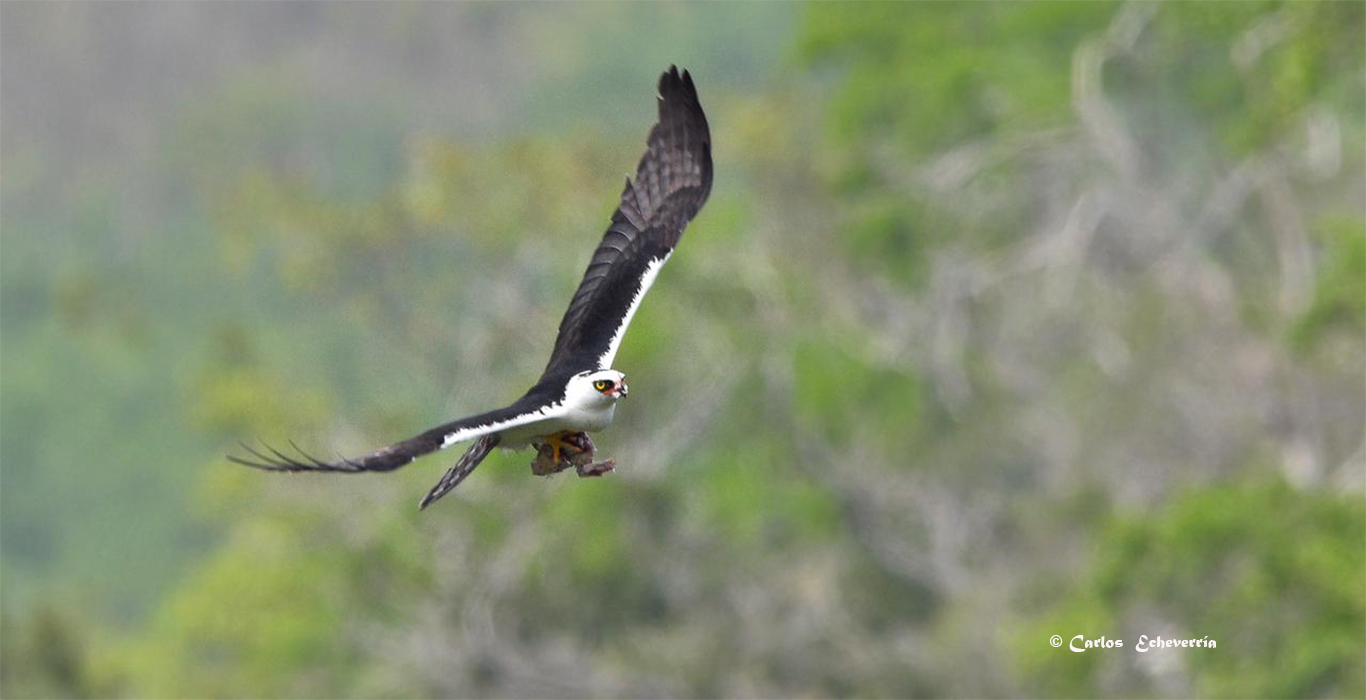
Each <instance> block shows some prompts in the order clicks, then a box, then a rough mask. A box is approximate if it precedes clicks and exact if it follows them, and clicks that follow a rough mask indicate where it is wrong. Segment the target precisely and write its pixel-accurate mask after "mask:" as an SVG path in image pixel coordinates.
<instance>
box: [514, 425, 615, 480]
mask: <svg viewBox="0 0 1366 700" xmlns="http://www.w3.org/2000/svg"><path fill="white" fill-rule="evenodd" d="M535 447H536V459H534V460H532V461H531V473H532V474H535V475H537V476H547V475H550V474H558V473H559V472H562V471H564V470H566V469H568V468H570V467H573V468H574V470H575V471H576V472H578V474H579V476H602V475H603V474H606V473H608V472H610V471H612V470H613V469H615V468H616V466H617V464H616V460H613V459H607V460H604V461H601V462H594V461H593V456H594V455H595V454H596V453H597V447H596V446H595V445H593V439H592V438H590V437H588V433H584V432H577V433H571V432H565V433H558V434H555V435H551V436H549V439H548V440H547V441H546V442H542V443H537V444H535Z"/></svg>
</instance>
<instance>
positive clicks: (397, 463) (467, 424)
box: [228, 393, 565, 486]
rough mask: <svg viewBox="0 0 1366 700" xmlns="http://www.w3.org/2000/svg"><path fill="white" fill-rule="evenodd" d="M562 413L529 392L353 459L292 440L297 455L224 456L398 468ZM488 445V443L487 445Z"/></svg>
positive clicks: (274, 464) (322, 467) (264, 462)
mask: <svg viewBox="0 0 1366 700" xmlns="http://www.w3.org/2000/svg"><path fill="white" fill-rule="evenodd" d="M564 413H565V409H564V405H563V404H562V403H561V402H560V401H545V400H544V397H542V396H539V395H533V394H530V393H529V394H527V395H526V396H523V397H522V398H521V399H519V400H518V401H517V402H516V403H514V404H512V405H511V406H508V407H507V408H500V409H498V410H496V411H489V412H488V413H481V414H479V415H477V416H471V417H469V418H462V419H460V420H458V421H453V422H450V423H447V424H445V425H439V426H437V427H435V428H432V429H431V430H428V431H427V432H425V433H422V434H421V435H417V436H415V437H411V438H408V439H407V440H403V441H401V442H396V443H394V444H392V445H389V446H388V447H382V448H380V449H378V450H375V451H374V452H371V453H370V454H367V455H363V456H360V457H356V458H353V459H346V458H339V459H336V460H333V461H330V462H324V461H322V460H320V459H316V458H314V457H313V456H312V455H309V454H308V453H306V452H304V451H303V450H301V449H299V446H298V445H294V443H293V442H291V443H290V445H291V446H293V447H294V449H295V451H297V452H298V453H299V456H298V457H290V456H288V455H286V454H284V453H282V452H280V451H279V450H276V449H275V448H273V447H270V446H267V445H263V446H262V447H263V449H264V451H262V450H257V449H254V448H252V447H249V446H247V445H242V449H244V450H246V451H247V452H248V453H250V454H251V458H243V457H235V456H232V455H229V456H228V459H230V460H232V461H234V462H236V463H238V464H242V465H245V466H248V467H254V468H256V469H264V470H266V471H273V472H341V473H348V474H358V473H361V472H388V471H393V470H395V469H398V468H399V467H402V466H403V465H405V464H408V463H409V462H411V461H413V460H415V459H417V458H418V457H421V456H422V455H425V454H428V453H431V452H436V451H437V450H442V449H445V448H447V447H450V446H451V445H454V444H455V443H457V442H463V441H465V440H469V439H471V438H476V437H480V436H485V435H492V434H496V433H498V432H499V431H502V430H507V429H508V428H514V427H517V426H519V425H526V424H528V423H535V422H538V421H543V420H547V419H550V418H556V417H559V416H561V415H563V414H564ZM491 448H492V445H490V449H491ZM486 454H487V453H486ZM480 459H482V457H481V458H480ZM471 469H473V467H471ZM452 486H454V484H452Z"/></svg>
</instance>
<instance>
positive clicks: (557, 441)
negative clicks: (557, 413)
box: [546, 432, 568, 464]
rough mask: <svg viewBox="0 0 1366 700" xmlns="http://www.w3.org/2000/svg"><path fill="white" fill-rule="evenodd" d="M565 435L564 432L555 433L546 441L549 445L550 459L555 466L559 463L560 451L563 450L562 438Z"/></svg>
mask: <svg viewBox="0 0 1366 700" xmlns="http://www.w3.org/2000/svg"><path fill="white" fill-rule="evenodd" d="M567 434H568V433H565V432H559V433H555V434H554V435H551V436H550V437H549V439H547V440H546V442H548V443H550V457H551V459H553V460H555V464H559V463H560V451H561V450H563V449H564V436H565V435H567Z"/></svg>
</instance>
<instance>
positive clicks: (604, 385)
mask: <svg viewBox="0 0 1366 700" xmlns="http://www.w3.org/2000/svg"><path fill="white" fill-rule="evenodd" d="M593 388H594V389H597V390H598V391H607V390H608V389H611V388H612V382H609V381H607V380H606V379H599V380H598V381H596V382H593Z"/></svg>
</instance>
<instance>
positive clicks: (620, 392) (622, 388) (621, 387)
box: [612, 380, 629, 398]
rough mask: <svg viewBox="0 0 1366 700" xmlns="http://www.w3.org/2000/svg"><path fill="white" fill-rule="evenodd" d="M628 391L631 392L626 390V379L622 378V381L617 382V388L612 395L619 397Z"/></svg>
mask: <svg viewBox="0 0 1366 700" xmlns="http://www.w3.org/2000/svg"><path fill="white" fill-rule="evenodd" d="M627 393H629V392H628V391H627V390H626V380H622V381H621V382H620V383H618V384H617V388H616V389H615V390H614V391H613V392H612V395H613V396H615V397H617V398H621V397H623V396H625V395H626V394H627Z"/></svg>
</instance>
